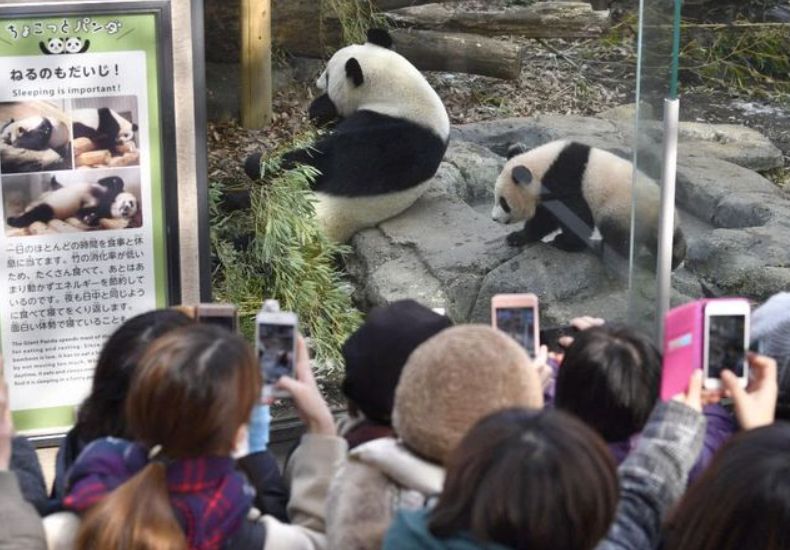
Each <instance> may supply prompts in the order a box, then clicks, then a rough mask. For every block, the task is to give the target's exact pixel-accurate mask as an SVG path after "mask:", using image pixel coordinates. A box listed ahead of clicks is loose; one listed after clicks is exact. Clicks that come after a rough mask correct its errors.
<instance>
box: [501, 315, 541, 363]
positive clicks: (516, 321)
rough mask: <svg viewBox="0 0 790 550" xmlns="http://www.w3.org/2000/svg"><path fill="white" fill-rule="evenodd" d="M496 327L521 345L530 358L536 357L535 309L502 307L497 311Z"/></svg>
mask: <svg viewBox="0 0 790 550" xmlns="http://www.w3.org/2000/svg"><path fill="white" fill-rule="evenodd" d="M496 326H497V328H498V329H499V330H501V331H503V332H505V333H506V334H507V335H508V336H510V337H511V338H513V339H514V340H515V341H516V342H518V343H519V344H521V347H523V348H524V349H525V350H527V353H529V355H530V357H534V355H535V309H534V308H531V307H501V308H497V310H496Z"/></svg>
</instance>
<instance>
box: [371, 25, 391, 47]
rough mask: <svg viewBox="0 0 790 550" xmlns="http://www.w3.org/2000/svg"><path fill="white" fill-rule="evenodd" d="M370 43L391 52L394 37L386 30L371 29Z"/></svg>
mask: <svg viewBox="0 0 790 550" xmlns="http://www.w3.org/2000/svg"><path fill="white" fill-rule="evenodd" d="M368 43H369V44H375V45H376V46H381V47H382V48H387V49H388V50H390V49H392V36H390V33H388V32H387V30H386V29H369V30H368Z"/></svg>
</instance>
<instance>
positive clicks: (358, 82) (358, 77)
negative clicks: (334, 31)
mask: <svg viewBox="0 0 790 550" xmlns="http://www.w3.org/2000/svg"><path fill="white" fill-rule="evenodd" d="M346 76H347V77H348V78H350V79H351V81H352V82H353V83H354V86H356V87H357V88H359V87H360V86H362V84H363V83H364V82H365V75H363V74H362V65H360V64H359V61H357V59H356V58H355V57H352V58H351V59H349V60H348V61H346Z"/></svg>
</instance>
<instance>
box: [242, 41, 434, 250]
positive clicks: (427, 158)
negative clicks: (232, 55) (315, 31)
mask: <svg viewBox="0 0 790 550" xmlns="http://www.w3.org/2000/svg"><path fill="white" fill-rule="evenodd" d="M391 47H392V38H391V37H390V35H389V33H387V32H386V31H383V30H380V29H371V30H370V31H369V32H368V42H367V43H366V44H364V45H352V46H347V47H345V48H342V49H340V50H339V51H337V52H336V53H335V54H334V55H333V56H332V58H331V59H330V60H329V63H328V64H327V66H326V69H325V70H324V72H323V73H322V74H321V76H320V77H319V79H318V82H317V85H318V87H319V88H320V89H321V90H324V91H325V93H324V95H322V96H320V97H319V98H317V99H316V100H315V101H314V102H313V104H312V105H311V106H310V117H311V119H312V120H313V121H314V122H316V123H319V124H325V123H327V122H328V121H329V120H331V119H332V118H334V117H337V118H338V119H339V122H338V123H337V125H335V126H334V127H333V128H332V129H331V130H330V131H329V133H328V134H327V135H325V136H324V137H323V138H322V139H320V140H319V141H318V142H317V143H315V144H313V145H312V146H310V147H309V148H305V149H298V150H294V151H290V152H288V153H286V154H285V155H284V157H283V166H284V167H285V168H290V167H292V166H294V165H295V164H304V165H309V166H312V167H314V168H316V169H317V170H318V171H319V172H320V175H319V176H317V177H316V179H315V182H314V183H313V191H314V192H315V194H316V197H317V203H316V215H317V217H318V219H319V221H320V222H321V224H322V225H323V227H324V230H325V232H326V234H327V236H328V237H329V238H330V239H332V240H334V241H337V242H346V241H347V240H348V239H350V238H351V236H352V235H353V234H354V233H356V232H357V231H359V230H360V229H363V228H365V227H371V226H374V225H376V224H377V223H379V222H381V221H383V220H386V219H387V218H391V217H392V216H395V215H397V214H399V213H401V212H403V211H404V210H406V209H407V208H408V207H409V206H411V205H412V204H413V203H414V202H415V201H416V200H417V199H418V198H419V197H420V196H421V195H422V194H423V193H424V192H425V190H426V188H427V186H428V182H429V180H430V179H431V178H432V177H433V176H434V174H435V173H436V171H437V169H438V168H439V164H440V163H441V161H442V158H443V157H444V153H445V151H446V150H447V142H448V138H449V134H450V121H449V118H448V116H447V111H446V110H445V108H444V105H443V103H442V100H441V99H440V98H439V96H438V95H437V94H436V92H435V91H434V90H433V88H431V86H430V84H428V82H427V81H426V80H425V77H423V75H422V74H421V73H420V71H418V70H417V69H416V68H415V67H414V66H413V65H412V64H411V63H409V62H408V61H407V60H406V59H405V58H404V57H402V56H401V55H399V54H397V53H395V52H394V51H392V50H391ZM261 157H262V154H261V153H256V154H254V155H251V156H250V157H248V158H247V161H246V164H245V170H246V172H247V175H249V176H250V177H251V178H252V179H258V178H259V177H260V165H261Z"/></svg>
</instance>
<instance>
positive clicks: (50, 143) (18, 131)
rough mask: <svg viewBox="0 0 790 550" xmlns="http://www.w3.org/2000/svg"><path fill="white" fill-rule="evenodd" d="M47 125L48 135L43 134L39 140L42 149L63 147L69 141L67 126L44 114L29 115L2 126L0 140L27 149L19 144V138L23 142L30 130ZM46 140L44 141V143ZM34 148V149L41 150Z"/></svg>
mask: <svg viewBox="0 0 790 550" xmlns="http://www.w3.org/2000/svg"><path fill="white" fill-rule="evenodd" d="M47 125H48V126H49V130H48V131H49V135H48V136H44V138H43V139H42V140H41V141H42V144H44V145H43V149H58V148H60V147H63V146H64V145H66V144H67V143H68V142H69V139H70V135H69V127H68V126H67V125H66V124H65V123H64V122H62V121H60V120H58V119H56V118H54V117H44V116H38V115H36V116H30V117H25V118H23V119H20V120H15V121H11V122H9V123H8V124H6V126H4V127H3V130H2V133H0V140H2V142H3V143H5V144H7V145H11V146H12V147H20V148H23V149H29V148H30V147H24V146H23V145H21V144H20V140H22V142H24V136H25V135H27V134H30V133H31V132H36V131H42V130H43V129H45V128H47ZM44 142H46V143H44ZM43 149H42V148H36V150H43Z"/></svg>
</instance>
